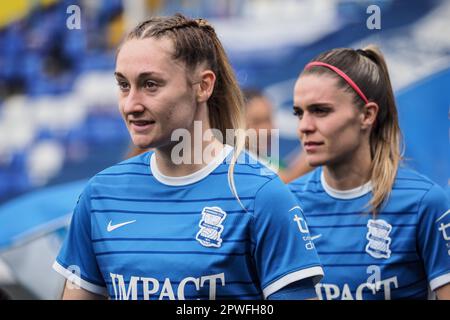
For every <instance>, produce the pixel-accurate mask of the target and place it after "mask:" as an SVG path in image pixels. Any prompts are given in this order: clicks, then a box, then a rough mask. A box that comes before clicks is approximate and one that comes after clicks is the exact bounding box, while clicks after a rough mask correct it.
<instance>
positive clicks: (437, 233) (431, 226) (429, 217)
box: [418, 185, 450, 290]
mask: <svg viewBox="0 0 450 320" xmlns="http://www.w3.org/2000/svg"><path fill="white" fill-rule="evenodd" d="M418 247H419V252H420V254H421V257H422V259H423V262H424V266H425V271H426V274H427V277H428V281H429V283H430V288H431V290H436V289H437V288H439V287H441V286H443V285H445V284H447V283H450V201H449V199H448V197H447V195H446V194H445V193H444V191H443V190H442V189H441V188H440V187H439V186H437V185H434V186H433V187H432V188H431V189H430V190H429V191H428V192H427V193H426V194H425V196H424V197H423V199H422V201H421V204H420V209H419V225H418Z"/></svg>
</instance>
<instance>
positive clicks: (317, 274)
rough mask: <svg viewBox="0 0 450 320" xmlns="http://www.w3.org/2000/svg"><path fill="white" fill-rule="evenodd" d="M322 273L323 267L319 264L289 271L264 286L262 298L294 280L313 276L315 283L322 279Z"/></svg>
mask: <svg viewBox="0 0 450 320" xmlns="http://www.w3.org/2000/svg"><path fill="white" fill-rule="evenodd" d="M323 275H324V273H323V269H322V267H319V266H316V267H311V268H307V269H302V270H299V271H296V272H292V273H289V274H287V275H285V276H283V277H281V278H280V279H278V280H276V281H274V282H272V283H271V284H269V285H268V286H267V287H265V288H264V289H263V295H264V299H267V297H268V296H270V295H271V294H272V293H274V292H277V291H278V290H280V289H281V288H283V287H285V286H287V285H289V284H291V283H293V282H295V281H299V280H302V279H306V278H310V277H314V278H313V283H314V285H315V284H317V283H318V282H319V281H320V280H321V279H322V277H323Z"/></svg>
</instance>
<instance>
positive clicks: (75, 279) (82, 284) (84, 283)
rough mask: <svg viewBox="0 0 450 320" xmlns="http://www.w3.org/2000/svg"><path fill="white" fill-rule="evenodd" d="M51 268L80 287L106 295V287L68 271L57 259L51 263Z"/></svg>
mask: <svg viewBox="0 0 450 320" xmlns="http://www.w3.org/2000/svg"><path fill="white" fill-rule="evenodd" d="M53 270H55V271H56V272H58V273H59V274H60V275H62V276H63V277H64V278H66V279H67V280H69V281H71V282H73V283H75V284H77V285H79V286H80V287H81V288H83V289H85V290H87V291H89V292H92V293H95V294H99V295H103V296H105V297H108V291H107V290H106V287H102V286H99V285H96V284H93V283H90V282H88V281H86V280H83V279H81V277H80V276H78V275H76V274H74V273H73V272H70V271H69V270H67V269H66V268H64V267H63V266H62V265H60V264H59V263H58V261H55V262H54V263H53Z"/></svg>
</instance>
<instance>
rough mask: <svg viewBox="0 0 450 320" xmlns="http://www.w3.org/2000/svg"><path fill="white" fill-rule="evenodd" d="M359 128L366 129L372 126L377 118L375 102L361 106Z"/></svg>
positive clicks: (377, 108)
mask: <svg viewBox="0 0 450 320" xmlns="http://www.w3.org/2000/svg"><path fill="white" fill-rule="evenodd" d="M362 108H363V109H362V111H361V129H363V130H366V129H368V128H370V127H372V126H373V125H374V123H375V121H376V120H377V115H378V110H379V106H378V104H376V103H375V102H369V103H367V104H366V105H364V106H363V107H362Z"/></svg>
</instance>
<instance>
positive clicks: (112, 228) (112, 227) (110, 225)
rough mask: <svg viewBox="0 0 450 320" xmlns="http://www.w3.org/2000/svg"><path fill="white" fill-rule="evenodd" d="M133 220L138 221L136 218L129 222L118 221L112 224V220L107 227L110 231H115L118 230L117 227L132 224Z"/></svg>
mask: <svg viewBox="0 0 450 320" xmlns="http://www.w3.org/2000/svg"><path fill="white" fill-rule="evenodd" d="M133 222H136V220H133V221H127V222H122V223H118V224H115V225H112V224H111V223H112V220H110V221H109V223H108V227H107V228H106V230H108V232H111V231H113V230H116V229H117V228H120V227H123V226H126V225H127V224H130V223H133Z"/></svg>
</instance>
